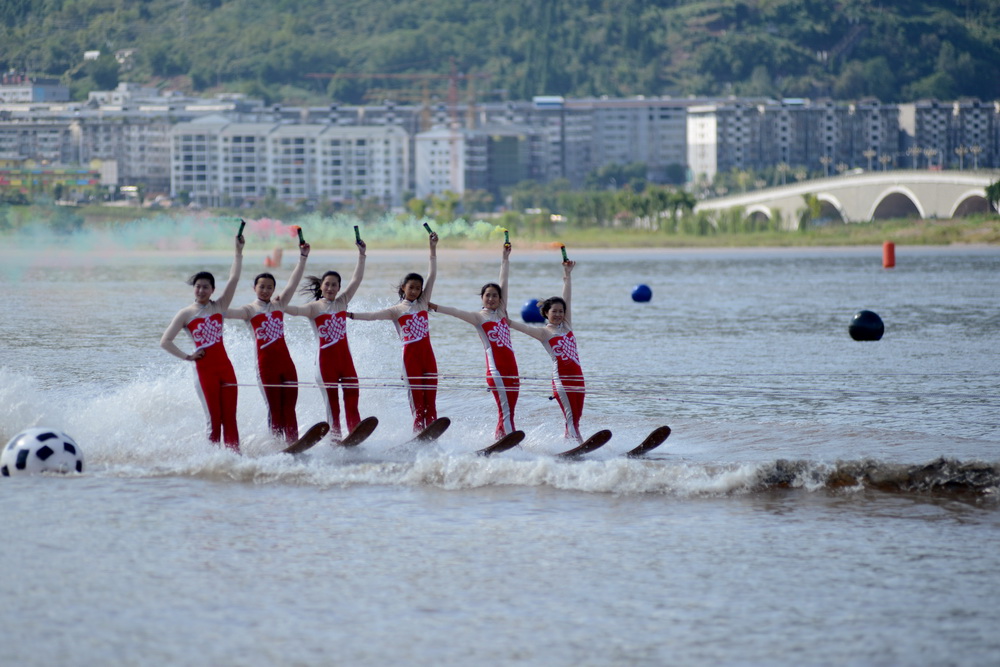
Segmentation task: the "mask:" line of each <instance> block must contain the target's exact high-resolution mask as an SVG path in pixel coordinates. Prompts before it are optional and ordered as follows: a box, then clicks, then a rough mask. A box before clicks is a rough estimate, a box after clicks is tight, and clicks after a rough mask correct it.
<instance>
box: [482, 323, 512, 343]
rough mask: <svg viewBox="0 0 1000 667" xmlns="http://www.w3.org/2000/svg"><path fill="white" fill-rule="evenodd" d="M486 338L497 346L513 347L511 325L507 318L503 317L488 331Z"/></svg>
mask: <svg viewBox="0 0 1000 667" xmlns="http://www.w3.org/2000/svg"><path fill="white" fill-rule="evenodd" d="M486 338H488V339H489V341H490V342H491V343H493V344H494V345H496V346H497V347H506V348H513V346H512V345H511V344H510V327H509V326H508V325H507V318H506V317H504V318H501V320H500V321H499V322H497V325H496V326H495V327H493V328H492V329H490V330H489V331H488V332H486Z"/></svg>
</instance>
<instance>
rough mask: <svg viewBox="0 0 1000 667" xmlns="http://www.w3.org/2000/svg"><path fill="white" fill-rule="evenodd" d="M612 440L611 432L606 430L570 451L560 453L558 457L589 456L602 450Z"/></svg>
mask: <svg viewBox="0 0 1000 667" xmlns="http://www.w3.org/2000/svg"><path fill="white" fill-rule="evenodd" d="M610 439H611V431H608V430H604V431H598V432H597V433H595V434H594V435H592V436H590V437H589V438H587V439H586V440H584V441H583V443H582V444H581V445H579V446H577V447H574V448H573V449H568V450H566V451H565V452H560V453H558V454H556V456H558V457H561V458H568V459H573V458H576V457H578V456H583V455H584V454H589V453H590V452H592V451H594V450H595V449H600V448H601V447H603V446H604V445H606V444H607V442H608V440H610Z"/></svg>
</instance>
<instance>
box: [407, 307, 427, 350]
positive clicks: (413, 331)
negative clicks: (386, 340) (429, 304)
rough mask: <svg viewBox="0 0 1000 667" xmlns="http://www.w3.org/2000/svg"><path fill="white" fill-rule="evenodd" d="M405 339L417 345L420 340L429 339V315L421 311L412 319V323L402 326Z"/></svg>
mask: <svg viewBox="0 0 1000 667" xmlns="http://www.w3.org/2000/svg"><path fill="white" fill-rule="evenodd" d="M402 329H403V338H404V340H405V341H406V342H407V343H415V342H417V341H418V340H423V339H424V338H427V335H428V334H429V333H430V329H431V327H430V323H429V322H428V321H427V313H426V312H424V311H421V312H419V313H417V314H415V315H414V316H413V317H411V318H410V321H409V322H407V323H406V324H404V325H403V326H402Z"/></svg>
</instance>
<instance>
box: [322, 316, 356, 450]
mask: <svg viewBox="0 0 1000 667" xmlns="http://www.w3.org/2000/svg"><path fill="white" fill-rule="evenodd" d="M320 302H321V303H322V304H325V305H326V306H327V309H326V310H325V311H324V312H321V313H320V314H319V315H317V316H316V317H314V318H312V319H311V320H310V321H311V322H312V326H313V331H315V332H316V340H317V341H318V342H319V364H318V371H317V380H318V382H319V383H320V384H321V385H323V386H324V388H325V391H324V392H323V397H324V399H325V402H326V414H327V419H328V420H329V423H330V429H331V430H332V431H333V433H334V437H337V438H339V437H340V433H341V431H340V398H339V396H338V395H337V389H338V387H340V386H343V389H344V413H345V417H346V419H347V432H348V433H350V432H351V431H353V430H354V429H355V427H356V426H357V425H358V422H360V421H361V414H360V412H358V398H359V391H358V372H357V371H356V370H355V369H354V357H353V356H352V355H351V347H350V345H348V343H347V303H346V300H344V302H343V304H341V299H340V298H339V297H338V298H337V299H336V300H334V301H333V302H330V301H327V300H326V299H321V300H320Z"/></svg>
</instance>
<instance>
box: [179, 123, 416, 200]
mask: <svg viewBox="0 0 1000 667" xmlns="http://www.w3.org/2000/svg"><path fill="white" fill-rule="evenodd" d="M170 137H171V140H170V141H171V157H170V165H171V166H170V170H171V185H170V192H171V195H172V196H175V197H176V196H177V195H179V194H180V193H182V192H184V193H187V195H188V196H189V197H190V199H191V200H192V201H195V202H198V203H199V204H202V205H206V206H219V205H235V206H240V205H244V204H251V203H254V202H257V201H260V200H262V199H264V198H265V197H268V196H273V197H275V198H276V199H278V200H280V201H283V202H285V203H288V204H292V205H298V204H302V203H311V204H313V205H315V204H318V203H320V202H327V201H330V202H338V203H342V202H352V201H360V200H364V199H371V198H377V199H378V200H379V201H380V202H383V203H384V204H385V205H387V206H400V205H402V195H403V192H404V191H405V190H406V189H407V186H408V178H407V176H408V163H409V137H408V135H407V133H406V132H405V131H404V130H403V129H402V128H400V127H398V126H395V125H377V126H341V125H330V124H324V125H320V124H313V123H310V124H280V123H233V122H230V121H229V120H228V119H227V118H225V117H223V116H218V115H213V116H206V117H203V118H199V119H195V120H193V121H189V122H186V123H179V124H177V125H175V126H174V127H173V128H172V129H171V131H170Z"/></svg>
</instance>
